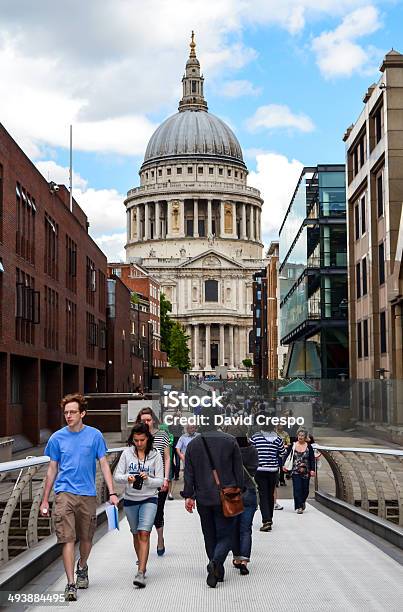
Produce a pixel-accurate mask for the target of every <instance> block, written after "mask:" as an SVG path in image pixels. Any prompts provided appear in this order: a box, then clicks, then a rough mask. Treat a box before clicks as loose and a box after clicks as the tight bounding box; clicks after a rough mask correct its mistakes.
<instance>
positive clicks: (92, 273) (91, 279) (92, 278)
mask: <svg viewBox="0 0 403 612" xmlns="http://www.w3.org/2000/svg"><path fill="white" fill-rule="evenodd" d="M86 285H87V304H91V306H94V304H95V299H94V294H95V291H96V290H97V271H96V268H95V264H94V262H93V261H92V260H91V259H90V258H89V257H87V265H86Z"/></svg>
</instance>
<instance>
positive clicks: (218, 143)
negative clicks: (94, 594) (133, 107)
mask: <svg viewBox="0 0 403 612" xmlns="http://www.w3.org/2000/svg"><path fill="white" fill-rule="evenodd" d="M189 155H194V156H197V157H198V158H199V157H200V156H207V157H209V158H211V157H219V158H220V159H223V158H224V159H227V160H229V161H231V162H234V161H238V162H240V163H241V164H242V165H244V164H243V157H242V150H241V146H240V144H239V142H238V140H237V138H236V136H235V134H234V133H233V131H232V130H231V129H230V128H229V127H228V126H227V125H226V124H225V123H224V121H222V120H221V119H219V118H218V117H216V116H215V115H212V114H211V113H209V112H207V111H206V110H190V109H186V110H181V111H180V112H179V113H176V115H173V116H172V117H169V118H168V119H166V120H165V121H164V123H162V124H161V125H160V126H159V127H158V128H157V129H156V131H155V132H154V134H153V135H152V136H151V139H150V141H149V143H148V146H147V149H146V153H145V157H144V163H147V162H151V161H153V162H155V161H160V160H162V159H164V158H171V159H172V158H178V157H183V156H189Z"/></svg>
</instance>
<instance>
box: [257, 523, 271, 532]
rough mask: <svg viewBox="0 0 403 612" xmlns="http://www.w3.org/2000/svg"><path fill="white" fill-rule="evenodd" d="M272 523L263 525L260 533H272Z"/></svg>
mask: <svg viewBox="0 0 403 612" xmlns="http://www.w3.org/2000/svg"><path fill="white" fill-rule="evenodd" d="M271 528H272V523H263V525H262V526H261V528H260V531H271Z"/></svg>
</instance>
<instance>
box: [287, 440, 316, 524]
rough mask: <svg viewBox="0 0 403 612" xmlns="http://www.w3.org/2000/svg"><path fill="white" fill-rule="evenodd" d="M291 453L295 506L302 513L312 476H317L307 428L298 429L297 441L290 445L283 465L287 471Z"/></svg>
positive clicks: (298, 512)
mask: <svg viewBox="0 0 403 612" xmlns="http://www.w3.org/2000/svg"><path fill="white" fill-rule="evenodd" d="M291 453H292V463H291V466H289V468H290V470H289V471H290V473H291V476H292V486H293V493H294V507H295V510H296V511H297V514H302V513H303V512H304V510H305V502H306V500H307V498H308V495H309V482H310V478H311V476H315V456H314V452H313V448H312V446H311V445H310V444H309V443H308V432H307V431H306V430H305V429H299V430H298V432H297V441H296V442H294V443H293V444H291V445H290V446H289V447H288V450H287V455H286V458H285V460H284V467H283V470H284V471H285V472H287V471H288V469H287V468H286V467H285V466H286V465H287V459H288V457H289V455H290V454H291Z"/></svg>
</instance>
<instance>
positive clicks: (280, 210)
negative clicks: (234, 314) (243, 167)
mask: <svg viewBox="0 0 403 612" xmlns="http://www.w3.org/2000/svg"><path fill="white" fill-rule="evenodd" d="M402 24H403V6H402V2H401V1H392V0H377V1H375V0H374V1H373V2H368V1H366V2H365V1H362V0H338V1H337V2H335V1H333V0H321V1H320V2H319V1H317V0H204V1H202V0H193V2H192V3H189V2H188V1H187V0H169V1H168V0H115V1H114V2H112V1H111V0H105V1H104V2H102V3H99V2H97V1H96V0H87V2H85V3H80V2H78V0H65V2H63V5H62V4H61V3H60V6H55V3H54V2H52V1H51V0H38V1H37V2H36V3H31V2H29V1H28V0H20V1H19V2H15V1H11V0H2V21H1V23H0V71H1V73H2V75H3V78H2V80H1V83H0V100H1V102H0V121H1V122H2V123H3V124H4V125H5V127H6V128H7V129H8V130H9V132H10V133H11V134H12V136H13V137H14V138H15V139H16V140H17V142H18V143H19V144H20V145H21V146H22V147H23V148H24V150H25V151H26V152H27V154H28V155H29V156H30V157H31V159H33V161H34V162H35V163H36V164H37V166H38V168H39V169H40V170H41V172H42V173H43V174H44V175H45V177H46V178H49V180H56V181H57V182H65V181H66V180H67V165H68V149H67V145H68V126H69V124H70V123H72V124H73V126H74V170H75V173H76V174H75V196H76V198H77V199H78V201H79V202H80V204H81V206H82V207H83V208H84V210H85V211H86V212H87V214H88V217H89V220H90V231H91V233H92V235H93V237H94V238H95V239H96V240H97V241H98V243H99V244H100V246H101V248H103V249H104V250H105V252H106V253H107V254H108V256H109V257H110V258H111V259H115V260H116V259H123V258H124V251H123V245H124V238H125V212H124V207H123V204H122V202H123V198H124V194H125V193H126V192H127V190H128V189H130V188H131V187H133V186H135V185H137V184H138V174H137V172H138V169H139V166H140V165H141V162H142V155H143V153H144V150H145V147H146V144H147V141H148V139H149V137H150V136H151V134H152V132H153V130H154V129H155V128H156V127H157V125H158V124H159V123H160V122H161V121H162V120H163V119H164V118H165V117H166V116H168V115H170V114H173V113H174V112H176V109H177V102H178V99H179V97H180V95H181V77H182V74H183V70H184V64H185V62H186V59H187V55H188V49H189V47H188V44H189V35H190V31H191V29H192V28H193V29H194V30H195V31H196V43H197V48H196V51H197V54H198V57H199V59H200V62H201V65H202V70H203V72H204V76H205V93H206V98H207V101H208V104H209V109H210V111H211V112H213V113H214V114H216V115H218V116H219V117H221V118H222V119H224V120H225V121H227V122H228V123H229V125H230V126H231V127H232V128H233V130H234V131H235V133H236V135H237V137H238V139H239V141H240V143H241V146H242V148H243V151H244V157H245V160H246V162H247V165H248V168H249V170H250V176H249V184H251V185H254V186H257V187H259V188H260V189H261V190H262V193H263V196H264V198H265V207H264V215H263V223H264V227H263V234H264V237H265V241H266V243H268V242H269V241H270V239H273V238H275V237H276V232H277V229H278V227H279V224H280V223H281V219H282V216H283V214H284V211H285V209H286V207H287V204H288V202H289V199H290V196H291V194H292V191H293V189H294V187H295V184H296V180H297V178H298V175H299V173H300V171H301V168H302V166H303V165H315V164H317V163H342V162H343V161H344V143H343V142H342V136H343V133H344V131H345V129H346V128H347V127H348V126H349V125H350V124H351V123H352V122H354V121H355V120H356V119H357V117H358V115H359V113H360V112H361V109H362V98H363V95H364V93H365V91H366V89H367V88H368V86H369V85H370V84H371V83H372V82H374V81H377V80H378V79H379V78H380V76H381V74H380V73H379V65H380V64H381V62H382V58H383V57H384V55H385V53H387V52H388V51H389V50H390V49H391V48H392V47H393V48H395V49H397V50H398V51H400V52H403V33H402Z"/></svg>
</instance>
